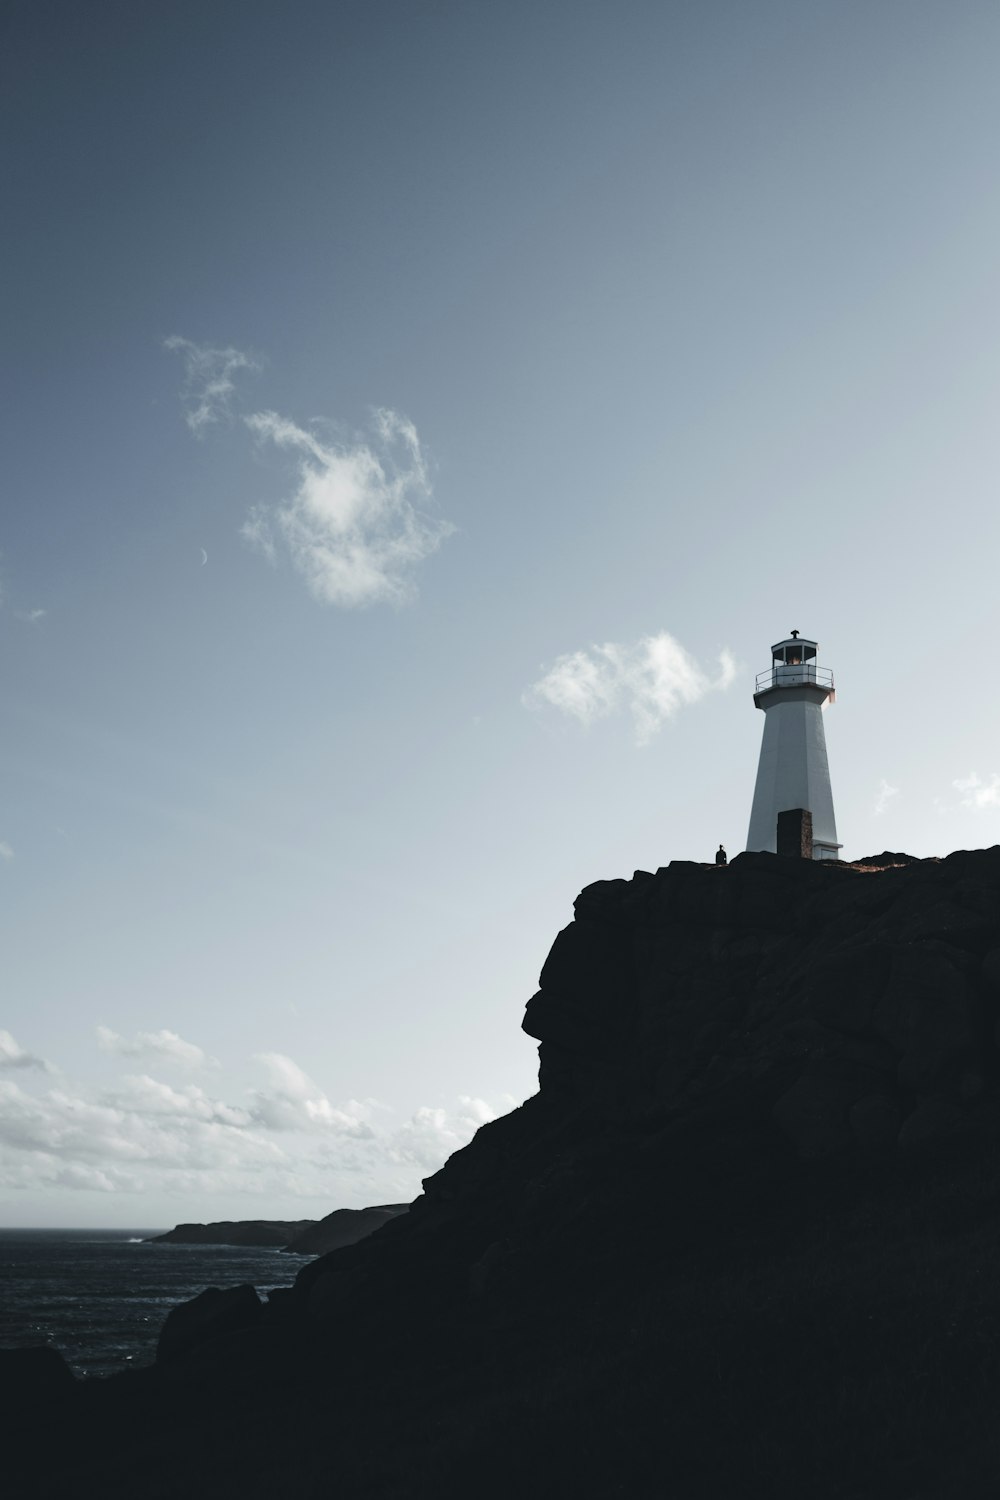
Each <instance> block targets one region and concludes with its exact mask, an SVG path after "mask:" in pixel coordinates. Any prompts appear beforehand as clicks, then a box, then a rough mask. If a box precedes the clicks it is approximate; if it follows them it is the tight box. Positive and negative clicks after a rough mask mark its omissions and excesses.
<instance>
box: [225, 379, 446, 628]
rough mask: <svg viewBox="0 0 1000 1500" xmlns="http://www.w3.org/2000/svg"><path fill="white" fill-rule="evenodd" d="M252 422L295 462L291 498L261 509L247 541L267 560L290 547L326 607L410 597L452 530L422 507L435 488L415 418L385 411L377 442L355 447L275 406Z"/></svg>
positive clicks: (246, 531) (378, 421)
mask: <svg viewBox="0 0 1000 1500" xmlns="http://www.w3.org/2000/svg"><path fill="white" fill-rule="evenodd" d="M246 423H247V426H248V427H249V428H250V430H251V431H252V432H253V433H254V435H255V436H256V437H257V438H258V439H259V440H260V441H262V442H269V443H274V444H275V445H276V446H277V447H279V448H282V449H284V450H286V451H287V452H289V453H291V454H292V455H294V457H295V459H296V484H295V489H294V490H293V492H292V494H291V496H290V497H288V498H287V499H285V500H284V501H282V502H280V503H279V504H277V505H270V506H268V505H262V506H256V507H255V508H254V509H253V510H252V511H251V513H250V516H249V517H248V519H247V521H246V523H245V525H244V527H243V535H244V536H245V537H246V539H247V540H248V541H249V542H251V543H253V545H254V546H256V547H258V548H259V549H260V550H261V551H262V552H263V553H264V554H265V556H266V557H267V558H268V559H269V560H270V561H271V562H275V561H276V560H277V557H278V553H279V550H281V549H284V550H285V551H287V553H288V556H289V557H290V559H291V561H292V563H293V565H294V566H295V567H296V568H297V569H298V571H299V572H300V573H301V574H302V576H303V577H304V578H305V580H306V582H307V583H308V585H309V588H310V589H311V590H312V592H313V594H314V595H315V596H316V598H317V599H319V600H320V601H321V602H322V603H324V604H336V605H340V606H341V607H342V608H345V609H351V608H358V607H360V606H363V605H368V604H381V603H388V604H403V603H405V602H406V601H407V600H409V599H411V598H412V597H413V595H414V593H415V588H414V585H413V578H412V574H413V570H414V568H415V567H416V565H417V564H418V563H420V562H423V560H424V559H425V558H427V557H429V556H430V555H431V553H433V552H436V551H437V549H438V547H439V546H440V545H441V543H442V541H444V539H445V538H446V537H447V536H450V535H451V533H452V532H453V531H454V529H455V528H454V527H453V526H452V525H451V523H450V522H448V521H445V520H443V519H442V518H441V517H439V516H434V515H432V514H431V513H430V512H429V511H428V510H427V509H425V508H424V507H426V506H427V505H428V504H429V502H430V500H431V484H430V479H429V477H428V471H427V463H426V460H425V458H424V455H423V452H422V450H421V446H420V439H419V437H418V435H417V429H416V428H415V427H414V425H413V423H412V422H411V421H410V420H409V419H408V418H407V417H403V416H400V415H399V413H398V412H394V411H388V410H386V409H384V408H382V409H380V410H378V411H376V412H375V414H374V421H373V432H372V435H371V438H370V439H369V440H367V441H366V440H364V439H358V440H356V441H354V442H350V443H336V442H330V441H326V440H323V439H321V438H320V437H318V436H317V435H316V434H315V433H314V432H309V431H307V430H306V429H305V428H303V427H299V426H298V425H297V424H296V423H295V422H291V421H289V420H288V419H287V418H286V417H282V416H279V415H278V413H277V412H273V411H265V412H258V413H256V414H255V415H254V416H251V417H247V418H246Z"/></svg>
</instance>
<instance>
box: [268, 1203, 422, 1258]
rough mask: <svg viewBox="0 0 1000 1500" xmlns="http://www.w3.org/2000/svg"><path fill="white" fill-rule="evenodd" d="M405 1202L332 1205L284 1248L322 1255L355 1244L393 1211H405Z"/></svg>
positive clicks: (392, 1216)
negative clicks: (341, 1206) (328, 1211)
mask: <svg viewBox="0 0 1000 1500" xmlns="http://www.w3.org/2000/svg"><path fill="white" fill-rule="evenodd" d="M409 1206H410V1205H409V1204H408V1203H383V1204H381V1205H379V1206H378V1207H377V1208H335V1209H334V1211H333V1213H332V1214H327V1215H326V1217H325V1218H324V1219H320V1220H318V1222H317V1223H315V1224H310V1225H309V1226H308V1227H307V1228H306V1229H304V1230H303V1231H302V1233H301V1234H297V1235H296V1236H295V1237H294V1239H292V1240H290V1241H289V1243H288V1244H287V1245H286V1246H285V1249H286V1250H288V1251H290V1252H291V1253H292V1254H294V1255H326V1254H327V1253H328V1251H330V1250H342V1249H343V1247H344V1246H345V1245H356V1244H357V1242H358V1240H363V1239H366V1238H367V1237H368V1235H370V1234H374V1233H375V1231H376V1229H381V1228H382V1225H383V1224H387V1223H388V1222H389V1220H390V1219H394V1218H396V1216H397V1214H405V1213H406V1211H407V1209H408V1208H409Z"/></svg>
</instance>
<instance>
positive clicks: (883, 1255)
mask: <svg viewBox="0 0 1000 1500" xmlns="http://www.w3.org/2000/svg"><path fill="white" fill-rule="evenodd" d="M866 866H867V867H866V869H864V870H862V869H859V868H852V867H851V866H849V865H844V864H840V863H839V862H829V863H821V862H811V861H806V860H801V859H786V858H782V857H780V856H777V855H771V854H751V855H741V856H739V857H737V858H736V859H735V860H734V861H733V862H732V864H730V865H729V866H728V868H716V867H714V866H713V867H709V866H702V865H694V864H680V863H678V864H674V865H671V866H669V867H668V868H666V869H664V870H660V871H658V872H657V873H656V874H655V875H653V874H648V873H645V872H637V873H636V875H635V876H634V877H633V879H632V880H630V881H626V880H614V881H600V882H597V883H595V884H594V885H591V886H588V887H587V888H586V890H584V891H583V892H582V893H581V895H580V897H579V899H578V901H577V903H576V917H575V920H574V921H573V922H572V923H571V924H570V925H569V926H568V927H567V928H566V929H565V930H564V931H563V932H561V933H560V934H559V935H558V937H557V939H556V941H555V943H554V945H553V948H552V951H551V953H550V955H549V957H548V959H547V961H546V963H545V966H544V969H543V971H542V975H541V983H540V989H539V992H538V993H537V994H536V995H535V996H534V997H533V998H532V999H531V1001H530V1002H529V1004H528V1008H527V1013H526V1016H525V1022H524V1025H525V1029H526V1030H527V1031H528V1032H529V1033H530V1034H531V1035H532V1036H534V1037H536V1038H538V1039H539V1041H540V1043H541V1046H540V1049H539V1053H540V1085H541V1087H540V1091H539V1093H538V1094H537V1095H536V1096H535V1097H533V1098H531V1099H529V1100H528V1101H527V1102H526V1103H525V1104H524V1105H522V1106H521V1108H520V1109H517V1110H514V1111H513V1112H512V1113H511V1114H509V1115H507V1116H505V1117H504V1118H502V1119H500V1120H497V1121H495V1122H493V1123H492V1124H490V1125H487V1126H484V1127H483V1128H482V1129H481V1130H480V1131H479V1132H478V1134H477V1135H476V1137H475V1139H474V1140H473V1141H472V1143H471V1144H470V1145H469V1146H467V1147H466V1148H465V1149H464V1150H461V1151H458V1152H456V1153H455V1154H454V1155H453V1156H452V1157H451V1158H450V1159H449V1160H448V1162H446V1164H445V1165H444V1167H443V1168H442V1169H441V1171H440V1172H437V1173H436V1174H435V1175H434V1176H433V1177H430V1178H428V1179H427V1181H426V1182H425V1184H424V1188H425V1192H424V1194H423V1196H422V1197H420V1198H418V1199H417V1201H416V1202H415V1203H414V1204H413V1205H412V1206H411V1208H410V1211H409V1212H408V1213H406V1214H401V1215H397V1216H395V1217H393V1218H391V1219H389V1221H388V1222H387V1223H386V1224H385V1225H384V1226H383V1227H382V1228H381V1229H380V1230H379V1231H378V1232H377V1233H375V1234H372V1235H370V1236H369V1237H367V1238H366V1239H364V1240H361V1241H359V1242H357V1243H355V1244H352V1245H347V1246H344V1247H343V1248H340V1249H336V1250H334V1251H332V1252H331V1253H328V1254H325V1255H322V1256H320V1257H319V1258H318V1259H316V1260H314V1261H312V1262H310V1263H309V1264H307V1265H306V1266H304V1267H303V1268H302V1270H301V1271H300V1273H299V1275H298V1277H297V1279H296V1283H295V1286H294V1288H293V1289H291V1290H289V1291H285V1292H283V1293H281V1294H280V1295H278V1296H275V1297H273V1298H272V1299H271V1300H269V1301H268V1303H267V1305H266V1306H263V1307H261V1306H260V1304H259V1303H258V1302H257V1301H256V1298H255V1297H254V1294H253V1293H252V1289H250V1288H241V1289H236V1291H235V1292H230V1293H224V1294H223V1293H218V1292H215V1293H214V1294H212V1295H209V1294H205V1296H204V1297H203V1298H198V1299H196V1300H195V1302H194V1303H192V1304H189V1306H188V1307H187V1308H184V1309H178V1310H177V1312H176V1313H175V1314H172V1315H171V1319H170V1320H169V1321H168V1324H167V1326H166V1328H165V1329H164V1338H163V1350H162V1360H163V1363H162V1364H161V1365H158V1366H157V1367H156V1368H155V1369H153V1370H150V1371H145V1372H138V1374H137V1375H135V1376H129V1377H123V1378H122V1379H121V1380H120V1381H119V1382H117V1383H114V1382H108V1383H107V1386H106V1388H105V1389H103V1390H100V1391H98V1392H96V1393H94V1392H87V1393H86V1398H87V1399H86V1400H84V1399H82V1395H83V1393H81V1400H80V1402H79V1418H78V1421H77V1426H76V1428H75V1429H73V1431H74V1432H75V1433H76V1440H75V1442H74V1441H67V1442H66V1443H64V1444H63V1445H61V1447H60V1449H59V1451H55V1450H53V1451H52V1452H51V1454H49V1453H48V1452H47V1454H46V1458H47V1464H48V1467H47V1468H46V1471H45V1475H44V1479H45V1484H44V1486H43V1488H42V1489H41V1491H40V1493H43V1494H46V1495H51V1494H58V1493H63V1492H69V1487H70V1486H71V1485H72V1486H74V1487H75V1491H76V1492H77V1493H93V1494H101V1495H102V1496H111V1495H118V1494H122V1495H126V1494H127V1495H129V1496H131V1495H132V1494H134V1492H135V1476H136V1475H137V1474H142V1473H144V1472H146V1471H147V1469H148V1466H149V1464H150V1463H151V1462H155V1464H156V1477H157V1484H158V1486H159V1487H158V1489H157V1493H158V1494H162V1495H164V1496H172V1495H178V1496H180V1495H183V1496H185V1497H186V1500H187V1497H190V1496H202V1495H205V1496H208V1495H213V1496H215V1495H218V1494H237V1493H238V1494H240V1495H241V1496H243V1497H248V1496H255V1495H261V1496H264V1495H271V1494H275V1493H287V1492H290V1491H294V1493H296V1494H301V1495H303V1496H313V1495H315V1496H316V1497H317V1500H318V1497H319V1496H320V1495H326V1494H328V1493H330V1492H331V1488H332V1487H335V1488H337V1489H338V1490H339V1491H340V1492H342V1493H345V1494H357V1495H359V1496H360V1495H364V1496H365V1497H368V1500H409V1497H414V1500H416V1497H422V1496H429V1495H433V1496H435V1500H450V1497H456V1500H457V1497H458V1496H463V1497H464V1496H466V1495H467V1494H468V1492H469V1490H470V1488H475V1490H476V1491H477V1493H478V1494H480V1495H482V1496H484V1497H487V1500H492V1497H493V1496H497V1497H499V1496H506V1495H509V1494H512V1493H524V1492H530V1493H537V1494H542V1493H545V1494H548V1493H552V1494H557V1493H559V1494H570V1493H571V1494H573V1495H575V1496H580V1497H586V1500H598V1497H600V1500H606V1497H607V1496H611V1495H619V1496H627V1497H632V1496H635V1497H637V1500H639V1497H642V1500H645V1497H646V1496H654V1495H657V1496H658V1495H661V1494H676V1495H678V1496H692V1497H694V1496H706V1497H708V1496H715V1495H748V1496H752V1495H758V1494H759V1495H766V1496H767V1497H768V1500H801V1497H802V1496H803V1495H808V1496H810V1497H811V1500H883V1497H889V1496H898V1497H899V1500H915V1497H916V1496H917V1495H919V1496H920V1497H921V1500H953V1497H955V1496H958V1495H961V1496H962V1497H963V1500H965V1497H969V1500H978V1497H986V1496H987V1495H989V1496H992V1495H995V1494H996V1493H997V1492H998V1490H1000V1443H998V1441H997V1440H996V1438H995V1436H994V1433H995V1412H996V1407H997V1404H998V1403H1000V1364H998V1361H997V1357H996V1352H995V1351H996V1349H997V1347H998V1346H1000V1320H998V1317H997V1313H996V1308H995V1297H994V1292H993V1289H994V1286H995V1260H996V1224H997V1222H998V1219H1000V1186H998V1183H1000V1102H998V1096H1000V1045H998V1035H1000V848H996V849H992V850H987V851H979V852H974V853H958V854H954V855H951V856H950V857H949V858H947V859H944V860H924V861H919V862H913V861H905V860H904V859H903V858H902V857H899V856H892V857H891V859H889V860H888V862H887V863H886V864H885V865H878V863H877V861H868V862H866ZM220 1299H222V1300H220ZM168 1334H169V1337H168ZM77 1384H78V1386H86V1385H88V1384H92V1383H87V1382H78V1383H77ZM67 1430H69V1429H68V1428H67ZM18 1482H19V1483H20V1485H21V1488H20V1489H17V1487H16V1486H15V1491H16V1492H17V1493H19V1494H21V1493H24V1494H27V1493H30V1492H31V1491H29V1489H27V1488H26V1487H25V1484H24V1482H23V1480H21V1478H20V1476H19V1479H18Z"/></svg>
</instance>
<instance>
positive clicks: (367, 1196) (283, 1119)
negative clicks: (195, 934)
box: [0, 1028, 517, 1218]
mask: <svg viewBox="0 0 1000 1500" xmlns="http://www.w3.org/2000/svg"><path fill="white" fill-rule="evenodd" d="M101 1033H103V1035H101V1036H99V1040H98V1045H99V1046H100V1047H101V1049H102V1050H104V1051H110V1052H112V1053H117V1054H119V1055H125V1056H136V1055H138V1053H139V1052H140V1051H141V1050H142V1047H141V1044H140V1042H139V1041H136V1042H135V1044H134V1048H135V1050H131V1051H130V1050H124V1051H123V1049H122V1048H121V1047H120V1046H119V1045H117V1043H120V1042H121V1041H123V1040H124V1039H122V1038H118V1037H117V1036H116V1034H115V1033H113V1032H108V1030H107V1028H101ZM143 1036H149V1037H153V1038H154V1039H156V1038H162V1037H166V1038H174V1039H176V1040H178V1041H179V1040H180V1039H179V1038H177V1037H176V1033H174V1032H171V1031H163V1032H155V1033H139V1037H140V1038H142V1037H143ZM109 1037H110V1038H112V1039H113V1042H112V1044H111V1045H109V1042H108V1038H109ZM185 1045H187V1046H189V1047H192V1048H194V1044H193V1043H188V1044H185ZM126 1047H127V1048H132V1047H133V1044H132V1043H127V1044H126ZM146 1050H147V1051H148V1050H149V1049H146ZM194 1050H195V1051H197V1052H199V1053H201V1055H202V1056H203V1057H204V1056H205V1054H204V1053H203V1052H202V1049H201V1048H194ZM152 1051H153V1052H154V1053H155V1051H156V1049H155V1048H153V1049H152ZM160 1060H161V1061H164V1062H168V1063H169V1062H178V1063H179V1064H180V1066H182V1067H183V1066H185V1063H184V1061H183V1059H182V1058H180V1057H179V1056H178V1055H177V1053H176V1051H175V1052H174V1055H173V1056H171V1055H170V1052H169V1050H168V1051H167V1052H165V1053H163V1054H162V1055H161V1058H160ZM255 1062H256V1063H257V1065H258V1067H259V1070H260V1072H261V1074H262V1075H263V1076H262V1080H261V1083H260V1085H259V1086H258V1087H254V1088H252V1089H250V1090H248V1091H247V1092H246V1094H245V1095H244V1096H243V1097H241V1098H239V1099H235V1100H226V1099H223V1098H219V1097H216V1096H215V1095H214V1094H212V1093H209V1092H208V1091H207V1090H205V1089H204V1088H202V1087H201V1086H200V1085H199V1084H196V1083H192V1082H185V1083H180V1084H177V1083H171V1082H169V1081H167V1080H165V1079H163V1078H158V1077H154V1076H153V1075H152V1074H151V1073H150V1072H137V1073H125V1074H123V1075H121V1076H120V1077H117V1078H116V1079H115V1080H114V1081H113V1082H112V1083H110V1084H108V1085H106V1086H103V1087H99V1088H98V1087H88V1086H84V1085H82V1084H80V1083H78V1082H72V1081H68V1080H67V1079H65V1078H64V1077H63V1076H62V1075H60V1077H59V1084H58V1086H53V1087H47V1086H45V1083H46V1080H42V1079H39V1080H38V1083H37V1085H36V1086H35V1087H34V1088H31V1087H29V1086H28V1084H27V1082H22V1081H21V1079H20V1078H19V1080H18V1081H17V1082H15V1081H14V1080H13V1079H12V1078H10V1077H9V1074H8V1076H6V1077H4V1076H2V1075H0V1188H4V1189H8V1190H16V1189H23V1190H27V1191H29V1192H30V1191H45V1190H57V1191H58V1190H60V1189H75V1190H92V1191H96V1192H101V1193H128V1194H135V1195H146V1196H148V1197H150V1198H154V1197H162V1196H167V1197H171V1198H178V1199H184V1200H185V1204H186V1206H184V1207H183V1210H182V1209H181V1208H179V1213H180V1214H181V1217H183V1214H184V1213H188V1212H195V1210H196V1209H197V1208H198V1200H200V1199H204V1200H205V1203H204V1206H203V1209H202V1210H201V1211H202V1212H203V1213H204V1215H205V1216H206V1217H208V1218H211V1217H213V1216H216V1217H217V1215H213V1210H212V1202H213V1200H216V1199H218V1198H220V1197H227V1196H229V1197H232V1196H239V1197H246V1198H248V1199H252V1200H253V1202H248V1205H247V1213H246V1217H248V1218H253V1217H261V1216H262V1215H263V1216H264V1217H269V1216H270V1217H281V1216H282V1215H278V1214H275V1213H274V1212H273V1211H270V1212H269V1211H268V1210H267V1207H266V1203H268V1202H270V1203H278V1202H280V1201H286V1202H287V1200H289V1199H313V1200H316V1203H317V1207H318V1211H317V1212H315V1213H307V1212H306V1211H305V1209H303V1212H302V1217H318V1216H320V1214H322V1213H327V1212H329V1211H330V1210H331V1209H333V1208H336V1207H339V1206H343V1205H342V1200H344V1199H347V1200H348V1201H353V1200H357V1199H359V1198H360V1199H363V1200H367V1201H369V1202H390V1201H395V1202H404V1201H409V1200H410V1199H412V1198H414V1197H416V1195H417V1194H418V1193H419V1192H420V1182H421V1178H422V1177H424V1176H427V1175H428V1174H429V1173H431V1172H434V1171H436V1170H437V1169H438V1168H439V1167H440V1166H442V1165H443V1163H444V1161H445V1160H446V1159H447V1157H448V1156H450V1155H451V1153H452V1152H453V1151H456V1150H458V1149H459V1148H460V1147H461V1146H464V1145H467V1144H468V1142H469V1141H470V1140H471V1139H472V1136H473V1135H474V1134H475V1132H476V1130H477V1129H478V1128H479V1126H480V1125H482V1124H485V1123H487V1122H488V1121H489V1120H493V1119H496V1118H497V1117H498V1115H500V1114H503V1113H505V1112H506V1111H507V1110H508V1109H510V1108H513V1107H514V1105H515V1104H516V1102H517V1101H516V1100H514V1099H513V1098H512V1097H505V1098H503V1099H502V1100H500V1101H499V1102H498V1104H497V1105H496V1106H494V1105H491V1104H489V1103H487V1102H486V1101H485V1100H483V1099H479V1098H476V1097H473V1096H470V1095H460V1096H459V1097H458V1098H457V1099H456V1100H455V1101H453V1103H452V1104H451V1105H449V1106H448V1107H431V1106H421V1107H420V1108H418V1109H417V1110H416V1111H415V1112H414V1113H413V1114H412V1115H411V1117H410V1118H409V1119H407V1120H404V1121H402V1122H400V1121H398V1120H397V1117H396V1115H395V1112H394V1111H393V1110H392V1109H391V1108H390V1107H389V1106H387V1105H385V1104H382V1103H380V1102H379V1101H378V1100H376V1099H363V1100H357V1099H349V1100H347V1101H346V1102H343V1103H340V1104H334V1103H333V1102H332V1101H331V1100H330V1099H329V1098H328V1096H327V1095H326V1093H325V1092H324V1090H323V1089H322V1087H321V1086H320V1085H319V1084H317V1083H316V1082H315V1081H314V1080H313V1079H311V1078H310V1077H309V1076H308V1074H307V1073H305V1071H304V1070H303V1069H302V1068H301V1067H300V1066H299V1065H298V1064H297V1063H296V1062H295V1061H294V1060H293V1059H292V1058H290V1057H288V1056H286V1055H285V1054H283V1053H279V1052H269V1053H261V1054H258V1055H257V1056H256V1058H255ZM0 1068H2V1069H3V1070H5V1071H6V1070H9V1069H17V1070H20V1071H21V1077H23V1076H24V1073H25V1072H27V1070H30V1069H37V1070H39V1071H43V1070H44V1071H48V1072H51V1071H53V1070H52V1069H51V1068H50V1066H49V1064H47V1063H46V1062H44V1060H43V1059H41V1058H38V1057H35V1056H34V1055H33V1054H32V1053H30V1052H28V1051H27V1050H26V1049H25V1048H23V1047H22V1046H21V1045H20V1044H19V1043H18V1042H17V1041H15V1039H14V1038H13V1037H12V1036H11V1035H10V1033H9V1032H6V1031H0ZM324 1205H325V1206H324Z"/></svg>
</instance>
